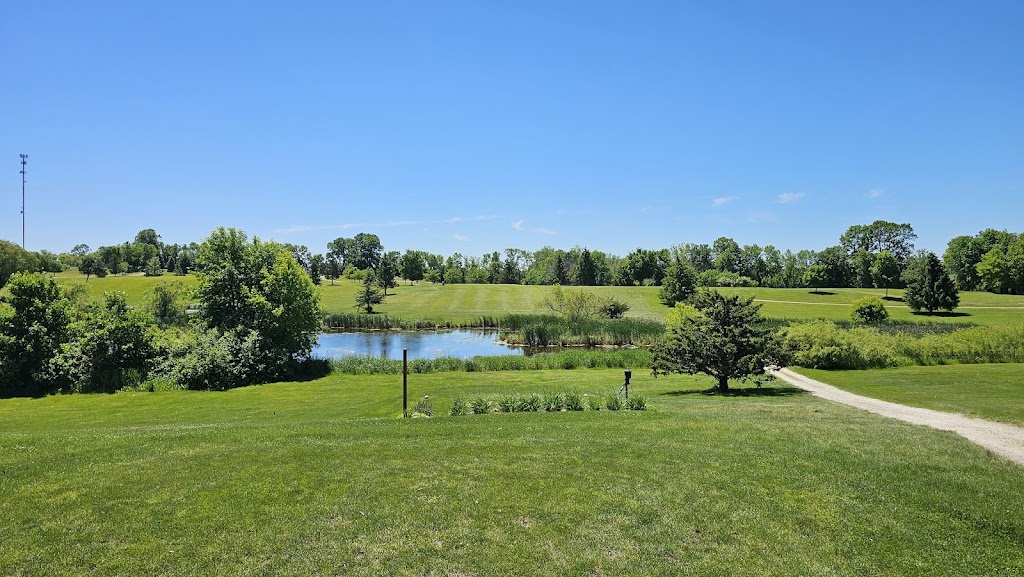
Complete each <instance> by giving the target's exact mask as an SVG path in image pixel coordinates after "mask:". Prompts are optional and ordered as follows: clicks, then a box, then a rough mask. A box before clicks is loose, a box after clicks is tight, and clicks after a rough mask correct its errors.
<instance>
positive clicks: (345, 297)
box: [57, 271, 1024, 325]
mask: <svg viewBox="0 0 1024 577" xmlns="http://www.w3.org/2000/svg"><path fill="white" fill-rule="evenodd" d="M57 278H58V279H60V280H62V281H65V282H71V281H83V280H84V279H85V277H83V276H82V275H80V274H78V273H77V272H73V271H69V272H65V273H61V274H59V275H57ZM174 280H180V281H182V282H183V283H184V284H185V285H186V286H192V285H194V284H195V277H193V276H185V277H175V276H173V275H170V274H168V275H164V276H163V277H144V276H141V275H134V276H124V277H106V278H102V279H97V278H93V279H90V280H89V282H88V284H87V286H88V289H89V292H90V294H91V295H93V296H94V297H100V296H102V294H103V292H104V291H112V290H119V291H123V292H125V293H126V294H127V296H128V302H129V304H133V305H139V304H142V303H143V302H145V294H146V292H147V291H150V290H152V289H153V287H154V286H155V285H156V284H157V283H158V282H166V281H174ZM358 286H359V283H357V282H355V281H349V280H344V279H342V280H338V281H335V284H334V285H333V286H332V285H331V283H330V282H329V281H325V282H324V283H323V284H321V294H322V304H323V308H324V310H326V311H328V312H353V311H354V310H355V309H354V308H353V304H354V302H355V293H356V289H357V288H358ZM550 290H551V289H550V287H545V286H523V285H445V286H441V285H434V284H431V283H427V282H421V283H418V284H415V285H409V284H407V283H405V282H403V283H401V284H400V286H398V287H397V288H395V289H390V290H389V291H388V292H389V296H388V298H387V301H386V302H385V303H384V304H383V305H381V306H379V307H377V309H376V310H378V311H379V312H382V313H385V314H388V315H393V316H396V317H403V318H409V319H427V320H436V321H442V320H443V321H452V322H467V321H472V320H474V319H477V318H479V317H481V316H492V317H494V316H501V315H504V314H509V313H524V314H529V313H539V312H543V311H542V310H541V309H540V307H539V306H538V303H539V302H540V301H541V299H543V298H544V296H545V295H546V294H547V293H548V292H549V291H550ZM587 290H588V291H591V292H594V293H596V294H599V295H602V296H614V297H616V298H618V299H621V300H622V301H624V302H626V303H627V304H629V306H630V311H629V312H628V313H627V316H629V317H637V318H653V319H663V318H665V315H666V314H667V312H668V308H667V307H666V306H665V305H663V304H661V302H660V301H659V300H658V287H588V288H587ZM718 290H719V291H721V292H723V293H725V294H740V295H743V296H753V297H755V298H756V299H758V301H761V303H762V305H763V306H762V308H761V312H762V314H764V315H765V316H769V317H774V318H797V319H809V318H826V319H849V318H850V304H851V303H853V302H854V301H855V300H857V299H859V298H862V297H864V296H865V295H869V294H872V295H877V296H880V297H881V296H883V295H884V294H885V291H884V290H877V289H822V294H816V293H813V292H812V291H810V290H808V289H773V288H721V289H718ZM902 294H903V291H901V290H890V291H889V295H890V296H891V297H895V298H901V297H902ZM886 306H887V307H888V309H889V313H890V315H891V316H892V318H894V319H898V320H924V321H932V322H954V323H955V322H959V323H975V324H980V325H999V324H1003V325H1005V324H1024V296H1021V295H995V294H991V293H985V292H964V293H961V294H960V308H958V309H957V310H956V311H955V314H954V315H934V316H929V315H915V314H913V313H912V312H911V311H910V309H909V308H907V307H906V305H904V304H903V303H902V302H901V301H889V302H887V303H886Z"/></svg>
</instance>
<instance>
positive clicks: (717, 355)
mask: <svg viewBox="0 0 1024 577" xmlns="http://www.w3.org/2000/svg"><path fill="white" fill-rule="evenodd" d="M753 303H754V297H749V298H745V299H744V298H740V296H739V295H733V296H724V295H722V294H721V293H719V292H717V291H700V292H698V293H697V294H696V295H695V296H694V298H693V308H694V309H696V313H697V314H694V313H693V312H692V311H682V313H683V314H680V315H679V318H678V322H679V325H678V326H676V327H674V328H672V329H671V330H670V332H669V333H668V335H667V336H666V337H665V338H664V339H662V341H661V342H659V343H658V344H657V345H655V346H654V347H653V353H654V362H653V363H652V367H651V368H652V369H653V370H654V375H655V376H658V375H665V374H669V373H683V374H688V375H695V374H698V373H703V374H706V375H709V376H711V377H713V378H714V379H715V381H716V382H717V388H718V390H719V392H726V391H728V390H729V380H730V379H741V380H749V379H755V380H756V379H758V378H759V377H760V376H761V375H764V374H765V368H766V367H769V366H784V365H785V360H784V358H783V356H782V355H781V353H780V349H779V347H778V346H777V345H776V342H775V338H774V335H773V334H772V333H771V330H770V329H769V328H768V327H766V326H765V323H764V318H763V317H762V316H761V314H760V313H759V312H758V311H759V309H760V308H761V305H755V304H753Z"/></svg>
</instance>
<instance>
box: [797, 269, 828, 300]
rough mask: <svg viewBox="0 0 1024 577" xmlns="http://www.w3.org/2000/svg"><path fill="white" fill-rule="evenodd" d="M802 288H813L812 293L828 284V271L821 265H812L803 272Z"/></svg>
mask: <svg viewBox="0 0 1024 577" xmlns="http://www.w3.org/2000/svg"><path fill="white" fill-rule="evenodd" d="M803 282H804V286H809V287H814V292H815V293H817V292H819V291H818V289H819V288H821V287H822V286H825V285H826V284H827V283H828V269H826V268H825V265H822V264H812V265H811V266H809V267H807V269H806V270H804V278H803Z"/></svg>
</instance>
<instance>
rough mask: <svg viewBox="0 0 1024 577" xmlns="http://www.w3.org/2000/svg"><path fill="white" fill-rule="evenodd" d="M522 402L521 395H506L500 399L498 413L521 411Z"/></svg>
mask: <svg viewBox="0 0 1024 577" xmlns="http://www.w3.org/2000/svg"><path fill="white" fill-rule="evenodd" d="M521 402H522V401H521V399H520V397H519V395H505V396H503V397H501V398H500V399H498V412H499V413H514V412H516V411H517V410H519V406H520V404H521Z"/></svg>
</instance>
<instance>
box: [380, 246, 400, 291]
mask: <svg viewBox="0 0 1024 577" xmlns="http://www.w3.org/2000/svg"><path fill="white" fill-rule="evenodd" d="M401 258H402V255H401V253H399V252H398V251H397V250H392V251H389V252H387V253H385V254H384V255H382V256H381V258H380V262H378V263H377V270H376V271H375V272H374V275H375V276H376V277H377V281H378V284H380V286H381V288H383V289H384V296H388V289H389V288H395V287H396V286H398V281H397V280H396V277H398V276H399V274H401V264H400V260H401Z"/></svg>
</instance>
